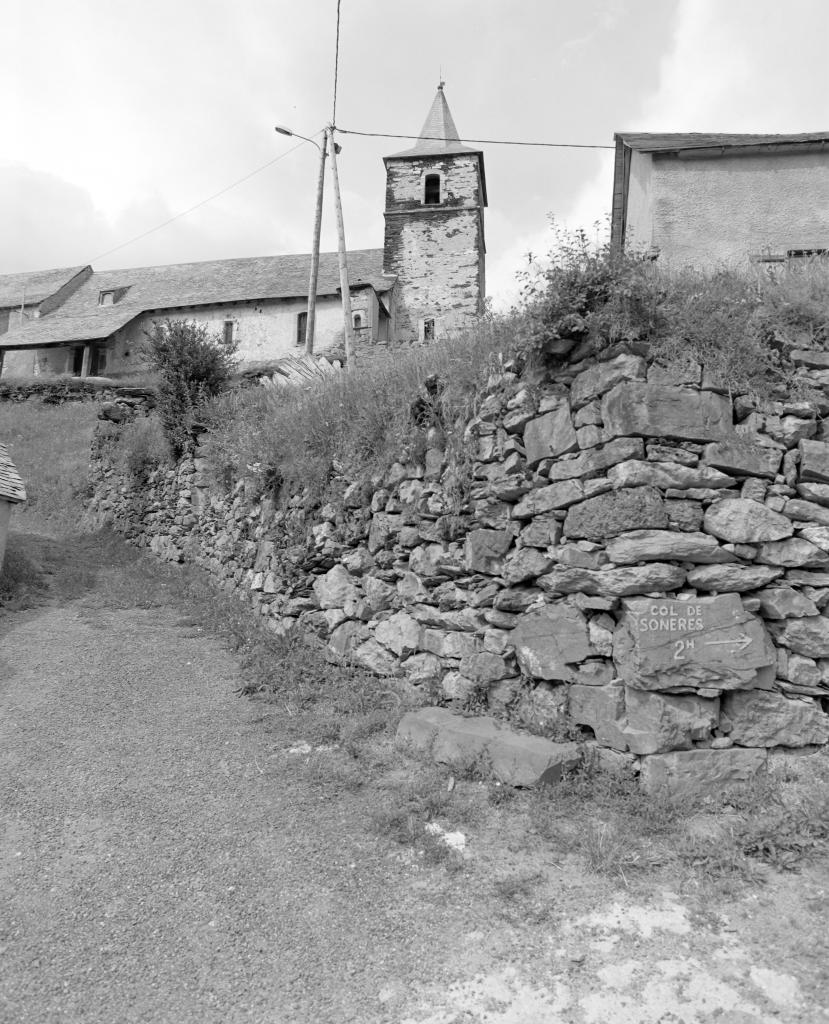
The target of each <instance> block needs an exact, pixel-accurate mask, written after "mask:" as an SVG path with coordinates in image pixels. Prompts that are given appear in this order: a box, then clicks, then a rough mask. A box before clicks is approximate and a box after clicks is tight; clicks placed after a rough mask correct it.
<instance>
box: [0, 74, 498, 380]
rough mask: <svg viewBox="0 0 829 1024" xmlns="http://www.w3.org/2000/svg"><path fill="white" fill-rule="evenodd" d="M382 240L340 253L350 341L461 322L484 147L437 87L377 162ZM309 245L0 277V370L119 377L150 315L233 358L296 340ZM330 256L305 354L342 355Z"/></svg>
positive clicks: (475, 304)
mask: <svg viewBox="0 0 829 1024" xmlns="http://www.w3.org/2000/svg"><path fill="white" fill-rule="evenodd" d="M384 163H385V167H386V196H385V220H386V226H385V238H384V244H383V248H382V249H362V250H356V251H352V252H350V253H349V254H348V267H349V290H350V292H351V305H352V318H353V327H354V330H355V337H356V342H357V345H358V346H367V345H393V344H412V343H418V342H427V343H428V342H429V341H432V340H434V339H437V338H442V337H451V336H452V334H454V333H457V332H460V331H463V330H465V329H467V328H469V327H470V326H472V325H473V324H474V322H475V320H476V319H477V318H478V317H479V316H480V315H481V314H482V312H483V309H484V298H485V293H486V284H485V282H486V277H485V257H486V245H485V242H484V207H485V206H486V205H487V199H486V178H485V175H484V156H483V153H482V152H481V151H480V150H478V149H472V148H470V147H469V146H465V145H463V143H462V142H461V141H460V138H459V135H458V130H457V128H456V127H455V122H454V120H453V118H452V114H451V112H450V110H449V106H448V104H447V102H446V96H445V94H444V88H443V83H442V82H441V84H440V85H439V86H438V90H437V94H436V96H435V99H434V102H433V103H432V106H431V109H430V110H429V114H428V116H427V118H426V122H425V124H424V125H423V129H422V131H421V133H420V136H419V137H418V139H417V141H416V143H415V144H414V146H412V147H411V148H410V149H406V150H403V151H402V152H399V153H394V154H392V155H391V156H388V157H386V158H385V159H384ZM310 264H311V257H310V254H305V255H283V256H265V257H248V258H242V259H231V260H213V261H207V262H201V263H185V264H174V265H168V266H155V267H137V268H133V269H130V270H107V271H100V272H99V271H93V269H92V268H91V267H90V266H85V267H70V268H66V269H63V270H48V271H38V272H32V273H29V274H26V273H21V274H12V275H6V276H0V373H2V375H3V376H7V377H8V376H28V375H31V374H35V375H41V374H72V375H75V376H96V375H97V376H107V377H129V376H130V375H131V374H133V373H140V372H141V371H142V369H143V365H144V364H143V357H142V346H143V342H144V338H145V335H146V333H147V332H148V331H150V330H151V329H152V327H153V324H154V323H155V322H158V321H163V320H166V319H168V318H169V319H174V320H191V321H195V322H196V323H198V324H205V325H207V327H208V328H209V329H210V330H211V331H213V332H216V333H218V334H219V335H220V336H221V337H223V338H224V339H227V340H231V339H232V340H233V341H235V342H236V343H237V344H238V349H237V352H238V356H239V359H240V362H241V365H242V368H245V366H248V367H250V366H256V365H257V364H267V363H270V362H273V361H276V360H279V359H281V358H284V357H286V356H292V355H297V354H298V353H300V352H301V351H302V350H303V346H304V342H305V324H306V315H307V314H306V309H307V299H308V280H309V276H310ZM343 348H344V331H343V321H342V306H341V296H340V290H339V273H338V269H337V255H336V253H322V254H321V256H320V268H319V277H318V283H317V300H316V331H315V344H314V350H315V353H317V354H320V355H324V354H325V353H331V354H337V355H341V354H342V351H343Z"/></svg>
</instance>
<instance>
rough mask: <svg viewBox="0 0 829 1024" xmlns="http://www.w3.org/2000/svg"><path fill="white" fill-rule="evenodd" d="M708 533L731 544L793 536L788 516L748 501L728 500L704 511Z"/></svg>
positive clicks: (753, 542)
mask: <svg viewBox="0 0 829 1024" xmlns="http://www.w3.org/2000/svg"><path fill="white" fill-rule="evenodd" d="M704 528H705V532H706V533H710V534H713V536H715V537H719V538H720V540H724V541H729V542H730V543H732V544H757V543H766V542H768V541H776V540H785V539H786V538H787V537H791V535H792V534H793V533H794V526H793V525H792V523H791V521H790V520H789V518H788V516H785V515H782V514H781V513H779V512H774V511H772V509H770V508H768V507H767V506H766V505H761V504H759V502H756V501H751V500H749V499H747V498H725V499H723V500H722V501H716V502H714V504H713V505H709V507H708V509H707V510H706V512H705V519H704Z"/></svg>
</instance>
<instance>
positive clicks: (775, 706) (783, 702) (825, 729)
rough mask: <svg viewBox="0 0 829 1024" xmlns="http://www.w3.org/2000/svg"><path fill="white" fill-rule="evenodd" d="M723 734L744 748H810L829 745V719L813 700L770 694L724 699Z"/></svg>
mask: <svg viewBox="0 0 829 1024" xmlns="http://www.w3.org/2000/svg"><path fill="white" fill-rule="evenodd" d="M722 713H723V731H727V732H728V736H729V738H730V739H731V740H733V741H734V743H735V744H737V746H741V747H806V746H809V745H810V744H812V743H818V744H822V743H826V742H827V741H829V715H827V714H825V713H824V712H823V711H822V710H821V708H820V705H819V704H818V703H817V702H816V701H814V700H812V699H811V698H810V697H794V698H792V697H784V696H783V694H782V693H774V692H771V691H766V690H751V691H749V692H747V693H746V692H741V691H738V692H736V693H728V694H725V695H724V696H723V706H722Z"/></svg>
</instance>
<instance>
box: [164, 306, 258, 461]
mask: <svg viewBox="0 0 829 1024" xmlns="http://www.w3.org/2000/svg"><path fill="white" fill-rule="evenodd" d="M146 335H147V342H146V344H145V347H144V353H145V356H146V358H147V361H148V362H149V364H150V366H151V367H152V368H153V370H155V371H156V373H157V374H158V378H159V381H158V414H159V418H160V420H161V426H162V428H163V430H164V434H165V436H166V438H167V443H168V444H169V446H170V451H171V453H172V455H173V458H175V459H179V458H181V456H182V455H183V454H184V453H185V452H186V451H189V450H191V449H192V444H193V427H194V424H195V414H196V412H197V410H199V409H200V408H201V407H202V406H203V405H204V403H205V402H206V401H207V400H208V399H210V398H213V397H214V396H215V395H218V394H219V392H220V391H222V390H223V389H224V388H225V386H226V384H227V381H228V379H229V378H230V375H231V374H232V373H233V370H234V368H235V366H236V360H235V358H234V357H235V353H236V349H237V347H238V346H237V343H236V342H232V343H229V342H226V341H224V340H223V339H222V338H221V337H219V335H211V334H209V333H208V330H207V327H206V326H204V325H203V324H196V323H194V322H191V321H187V320H170V319H167V320H164V321H162V322H157V323H155V324H154V326H153V330H152V331H148V332H146Z"/></svg>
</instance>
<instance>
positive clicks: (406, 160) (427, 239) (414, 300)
mask: <svg viewBox="0 0 829 1024" xmlns="http://www.w3.org/2000/svg"><path fill="white" fill-rule="evenodd" d="M383 162H384V163H385V165H386V213H385V216H386V233H385V242H384V246H383V270H384V272H385V273H387V274H395V275H397V286H396V288H395V292H396V300H395V307H396V316H395V335H396V338H397V340H398V341H410V342H411V341H430V340H432V339H433V338H439V337H445V336H447V335H449V334H451V333H452V332H453V331H459V330H463V329H464V328H466V327H469V326H471V324H472V323H473V321H474V320H475V318H476V317H478V316H480V315H481V313H482V312H483V309H484V298H485V295H486V277H485V262H486V245H485V243H484V207H485V206H486V205H487V201H486V178H485V176H484V155H483V153H482V152H481V151H480V150H479V149H470V148H469V146H464V145H462V144H461V142H460V139H459V138H458V129H457V128H456V127H455V122H454V121H453V120H452V114H451V113H450V112H449V105H448V104H447V102H446V97H445V95H444V92H443V82H441V83H440V85H439V86H438V91H437V95H436V96H435V100H434V103H432V109H431V110H430V111H429V116H428V117H427V118H426V123H425V124H424V125H423V129H422V130H421V132H420V136H419V138H418V140H417V142H416V143H415V145H414V146H413V147H412V148H411V149H406V150H403V152H402V153H394V154H393V155H392V156H387V157H385V158H384V160H383Z"/></svg>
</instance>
